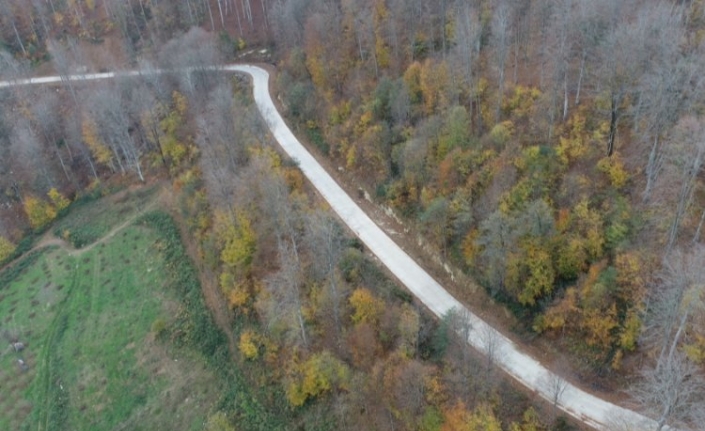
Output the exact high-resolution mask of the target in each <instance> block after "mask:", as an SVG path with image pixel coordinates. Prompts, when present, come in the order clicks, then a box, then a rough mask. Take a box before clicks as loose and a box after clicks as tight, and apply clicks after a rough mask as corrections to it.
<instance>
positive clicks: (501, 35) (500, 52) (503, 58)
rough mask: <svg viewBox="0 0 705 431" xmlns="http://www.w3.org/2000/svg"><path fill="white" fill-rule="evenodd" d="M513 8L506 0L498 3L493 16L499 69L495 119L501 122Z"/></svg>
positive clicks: (496, 65)
mask: <svg viewBox="0 0 705 431" xmlns="http://www.w3.org/2000/svg"><path fill="white" fill-rule="evenodd" d="M511 13H512V11H511V9H510V7H509V5H508V3H507V2H506V1H502V2H500V3H499V5H497V7H496V9H495V11H494V15H493V16H492V41H493V45H494V48H495V67H496V69H497V87H498V88H497V106H496V108H495V121H496V122H499V120H500V113H501V109H502V102H503V100H504V80H505V77H504V73H505V71H506V66H507V56H508V54H509V44H510V41H511V31H512V30H511V26H510V24H511V19H512V17H511Z"/></svg>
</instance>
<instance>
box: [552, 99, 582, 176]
mask: <svg viewBox="0 0 705 431" xmlns="http://www.w3.org/2000/svg"><path fill="white" fill-rule="evenodd" d="M585 118H586V117H585V115H584V114H583V113H582V112H577V113H576V114H575V115H573V116H572V117H571V118H570V120H569V121H568V124H567V128H568V129H569V132H568V136H561V137H560V138H559V144H558V148H556V154H558V158H559V159H560V161H561V162H562V163H563V164H564V165H568V164H569V163H570V162H572V161H575V160H577V159H579V158H580V157H582V156H583V155H585V153H587V150H588V148H587V145H586V140H587V136H586V133H585Z"/></svg>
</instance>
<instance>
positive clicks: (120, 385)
mask: <svg viewBox="0 0 705 431" xmlns="http://www.w3.org/2000/svg"><path fill="white" fill-rule="evenodd" d="M86 210H87V211H88V209H86ZM88 212H90V211H88ZM124 231H125V232H127V235H116V236H115V237H112V238H111V239H110V240H108V241H106V243H105V244H106V246H105V247H103V248H96V249H93V250H90V251H87V252H86V253H83V254H82V255H79V256H69V255H68V254H67V253H66V252H65V251H64V250H61V249H58V248H53V249H46V250H44V251H43V252H40V253H33V254H30V255H28V256H26V257H24V258H23V259H22V260H21V261H19V262H17V263H16V264H15V265H13V266H12V267H11V268H8V269H7V270H6V271H4V272H2V273H0V297H1V298H2V299H0V316H2V318H3V320H2V322H0V331H1V332H2V334H3V335H4V338H12V339H17V340H20V341H22V342H23V343H25V344H26V346H27V347H26V349H25V350H24V351H23V352H20V353H16V352H14V351H13V350H11V349H10V348H9V347H8V348H4V347H3V348H2V349H0V378H1V379H2V380H1V381H2V382H3V390H2V395H0V429H8V430H9V429H13V430H22V429H26V430H34V429H38V428H39V429H71V430H104V429H105V430H109V429H116V428H121V429H133V430H137V429H145V430H148V429H170V430H200V429H201V426H202V423H203V421H204V418H205V417H206V416H207V414H208V413H209V412H210V410H211V409H212V408H214V406H218V405H219V404H220V403H221V400H222V399H223V398H224V397H225V395H224V393H226V387H225V382H226V381H224V380H223V379H222V378H221V377H220V376H219V375H218V373H219V371H218V369H216V368H215V367H213V366H212V364H210V362H211V361H213V360H215V359H210V358H208V359H206V356H205V355H204V353H205V352H211V353H217V352H218V351H220V350H222V349H223V347H222V344H223V342H224V340H223V337H222V336H219V335H218V333H217V331H212V323H211V322H210V320H209V316H208V314H207V311H206V310H205V308H204V307H203V306H202V303H201V302H200V301H199V297H198V295H197V293H190V294H189V295H187V296H186V297H182V293H183V292H184V291H183V290H182V289H181V288H180V287H178V286H175V285H174V281H175V280H174V278H173V277H171V276H170V274H172V272H173V267H171V266H170V265H171V264H172V263H173V262H174V260H173V259H171V257H172V255H174V254H176V255H178V254H179V252H178V251H177V252H173V251H171V250H169V251H167V250H166V248H165V245H166V244H167V242H166V241H165V240H164V238H163V236H162V235H160V234H159V233H158V232H157V231H156V230H154V229H149V228H147V227H146V226H140V225H132V226H129V227H127V228H125V229H124ZM174 244H175V246H174V248H176V249H179V250H181V253H183V248H182V247H181V244H180V243H174ZM170 245H173V244H170ZM135 246H136V247H135ZM99 253H100V254H99ZM127 256H129V262H130V263H129V264H128V263H125V262H126V261H127V260H128V259H127V258H126V257H127ZM181 264H182V265H181V266H182V267H187V268H191V266H190V263H189V262H188V261H182V262H181ZM180 270H183V269H182V268H180ZM190 271H193V269H190ZM196 280H197V279H196ZM190 289H191V290H193V291H195V292H197V291H198V283H197V282H196V283H195V284H194V285H193V286H192V287H191V288H190ZM199 304H200V305H199ZM199 310H200V311H199ZM193 316H196V317H193ZM160 320H161V321H162V322H163V326H164V332H165V333H166V334H168V335H169V338H165V337H162V338H161V339H159V340H158V339H156V338H155V336H154V333H153V332H152V326H153V324H154V322H155V321H160ZM199 322H200V323H199ZM183 328H198V331H194V332H193V334H194V337H193V338H192V339H183V340H182V339H181V336H180V335H178V334H180V333H182V332H183ZM211 332H213V335H210V336H209V337H206V338H201V337H200V335H199V334H208V333H211ZM172 341H173V342H172ZM3 345H4V346H8V344H7V343H3ZM225 350H227V349H225ZM20 358H21V359H23V360H24V361H25V363H26V364H27V366H28V367H27V370H26V371H22V370H21V369H20V367H19V365H18V359H20ZM226 360H227V358H226ZM223 368H225V367H223Z"/></svg>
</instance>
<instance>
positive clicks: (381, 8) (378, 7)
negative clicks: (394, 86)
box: [374, 1, 389, 69]
mask: <svg viewBox="0 0 705 431" xmlns="http://www.w3.org/2000/svg"><path fill="white" fill-rule="evenodd" d="M388 14H389V11H388V10H387V7H386V6H385V4H384V1H377V3H376V4H375V17H374V21H375V54H376V59H377V65H378V66H379V67H380V68H382V69H383V68H386V67H389V46H388V45H387V42H386V41H385V40H384V26H385V22H384V21H385V20H386V19H387V15H388Z"/></svg>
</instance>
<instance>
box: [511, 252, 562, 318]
mask: <svg viewBox="0 0 705 431" xmlns="http://www.w3.org/2000/svg"><path fill="white" fill-rule="evenodd" d="M526 249H527V250H526V254H525V256H524V259H523V266H525V270H524V271H523V272H524V274H525V280H526V281H525V282H524V287H523V289H521V291H520V292H519V296H518V299H519V302H520V303H521V304H522V305H532V306H533V305H534V304H536V299H538V298H540V297H542V296H544V295H548V294H550V293H551V292H552V291H553V281H554V280H555V272H554V270H553V264H552V261H551V255H550V254H549V253H548V252H547V251H546V250H544V249H543V248H541V247H540V246H538V245H537V244H533V243H529V244H528V245H527V246H526Z"/></svg>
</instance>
